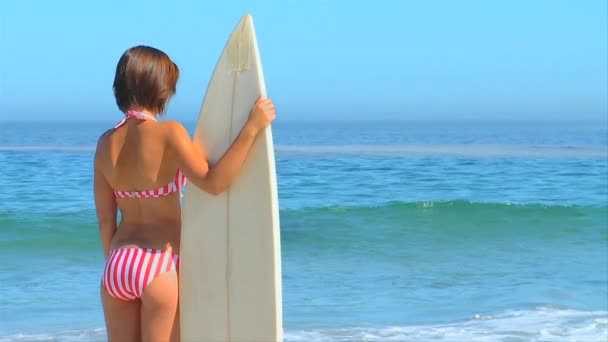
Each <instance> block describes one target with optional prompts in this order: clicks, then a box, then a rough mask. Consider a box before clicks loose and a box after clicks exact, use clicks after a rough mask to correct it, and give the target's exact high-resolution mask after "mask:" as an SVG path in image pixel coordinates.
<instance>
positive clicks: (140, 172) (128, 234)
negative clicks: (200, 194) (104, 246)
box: [97, 117, 183, 250]
mask: <svg viewBox="0 0 608 342" xmlns="http://www.w3.org/2000/svg"><path fill="white" fill-rule="evenodd" d="M144 119H146V118H145V117H144ZM165 131H166V127H164V125H163V123H161V122H156V121H154V120H150V119H146V120H141V119H138V118H136V117H131V118H128V119H127V120H126V121H124V123H123V124H121V125H120V126H119V127H117V128H115V129H112V130H110V131H108V132H107V133H106V134H105V135H104V136H103V137H102V138H101V139H100V141H99V147H98V156H97V158H99V159H98V162H99V164H98V165H99V167H100V169H101V172H102V173H103V175H104V177H105V179H106V180H107V182H108V184H109V186H110V187H111V188H112V189H113V190H114V193H115V196H116V198H117V201H116V202H117V205H118V208H119V209H120V211H121V215H122V220H121V224H120V226H119V229H118V231H117V233H116V236H115V237H114V241H113V244H112V248H117V247H121V246H124V245H137V246H141V245H143V246H141V247H150V248H167V247H169V246H171V247H172V248H173V249H174V250H175V249H179V229H180V226H181V211H180V188H181V185H182V184H183V183H182V180H181V179H180V178H181V176H180V175H181V173H179V170H178V167H177V163H176V161H175V160H174V158H172V157H171V152H170V151H169V148H168V144H167V143H166V140H167V139H165V136H166V134H165ZM175 183H177V184H175ZM171 185H173V186H171ZM175 185H177V186H175Z"/></svg>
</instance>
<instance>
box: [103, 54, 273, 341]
mask: <svg viewBox="0 0 608 342" xmlns="http://www.w3.org/2000/svg"><path fill="white" fill-rule="evenodd" d="M178 77H179V69H178V67H177V65H176V64H175V63H173V62H172V61H171V59H169V57H168V56H167V55H166V54H165V53H164V52H162V51H160V50H157V49H155V48H152V47H147V46H137V47H134V48H131V49H129V50H127V51H126V52H125V53H124V54H123V55H122V57H121V58H120V60H119V62H118V66H117V67H116V75H115V78H114V95H115V97H116V103H117V104H118V108H120V110H121V111H123V112H124V113H125V114H126V116H125V118H124V119H123V120H122V121H120V122H119V123H118V124H117V125H116V127H114V128H113V129H110V130H109V131H107V132H106V133H105V134H103V135H102V136H101V137H100V139H99V142H98V145H97V151H96V153H95V167H94V168H95V175H94V179H95V180H94V184H95V185H94V187H95V189H94V190H95V206H96V210H97V218H98V221H99V232H100V237H101V242H102V245H103V251H104V255H105V257H106V259H107V261H106V266H105V269H104V273H103V277H102V284H101V299H102V303H103V310H104V314H105V320H106V327H107V332H108V339H109V341H138V340H143V341H169V340H172V341H179V311H178V271H179V251H180V229H181V206H180V197H181V196H180V194H181V188H182V186H183V185H184V184H185V179H186V178H187V179H188V180H189V181H190V183H192V184H194V185H195V186H197V187H199V188H201V189H203V190H204V191H207V192H209V193H211V194H214V195H217V194H220V193H222V192H223V191H224V190H226V188H227V187H228V186H229V185H230V184H231V182H232V181H233V180H234V179H235V177H236V176H237V175H238V173H239V170H240V169H241V166H242V165H243V162H244V160H245V158H246V157H247V153H248V151H249V149H250V147H251V145H252V144H253V141H254V139H255V137H256V135H257V134H258V133H259V132H261V131H262V130H263V129H264V128H266V127H267V126H268V125H269V124H270V122H271V121H272V120H274V118H275V110H274V105H273V104H272V102H271V101H270V100H268V99H261V98H260V99H258V101H257V102H256V103H255V104H254V105H253V108H252V110H251V113H250V116H249V120H248V121H247V123H246V124H245V125H244V127H243V129H242V130H241V132H240V134H239V135H238V137H237V138H236V140H235V141H234V143H233V144H232V146H231V147H230V148H229V149H228V151H226V153H225V154H224V156H223V157H222V158H221V159H220V160H218V161H217V163H216V164H215V165H213V166H212V167H211V166H210V165H208V163H207V162H206V159H205V154H204V152H203V151H202V149H201V148H200V147H199V146H198V145H196V144H193V142H192V140H191V139H190V136H189V135H188V132H187V131H186V129H185V128H184V127H183V126H182V125H181V124H179V123H178V122H176V121H169V120H166V121H162V122H158V121H156V119H157V115H160V114H162V113H164V110H165V108H166V105H167V102H168V101H169V99H170V98H171V97H172V96H173V95H174V94H175V90H176V84H177V79H178ZM118 209H120V212H121V216H122V219H121V221H120V224H119V225H117V222H116V221H117V210H118Z"/></svg>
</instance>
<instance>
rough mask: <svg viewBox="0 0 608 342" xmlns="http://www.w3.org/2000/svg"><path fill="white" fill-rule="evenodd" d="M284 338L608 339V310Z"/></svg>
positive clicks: (332, 331) (556, 311)
mask: <svg viewBox="0 0 608 342" xmlns="http://www.w3.org/2000/svg"><path fill="white" fill-rule="evenodd" d="M285 340H286V341H293V342H296V341H307V342H308V341H332V342H335V341H458V342H461V341H471V342H474V341H505V342H506V341H509V342H515V341H522V342H523V341H526V342H527V341H587V342H593V341H598V342H599V341H608V312H606V311H595V312H585V311H575V310H560V309H552V308H539V309H537V310H533V311H508V312H505V313H503V314H500V315H494V316H493V315H482V314H478V315H475V316H474V317H472V318H471V319H470V320H467V321H463V322H458V323H446V324H430V325H411V326H393V327H366V328H363V327H353V328H339V329H337V328H329V329H315V330H301V331H287V332H286V334H285Z"/></svg>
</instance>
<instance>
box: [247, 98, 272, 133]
mask: <svg viewBox="0 0 608 342" xmlns="http://www.w3.org/2000/svg"><path fill="white" fill-rule="evenodd" d="M275 118H276V113H275V110H274V104H273V103H272V100H270V99H265V98H262V97H261V96H260V97H259V98H258V100H257V101H256V102H255V104H254V105H253V107H252V108H251V112H249V119H248V120H247V123H246V126H248V127H249V128H250V129H251V130H252V131H253V132H254V133H255V134H256V135H257V134H258V133H259V132H261V131H262V130H264V128H266V127H268V125H270V123H271V122H272V121H273V120H274V119H275Z"/></svg>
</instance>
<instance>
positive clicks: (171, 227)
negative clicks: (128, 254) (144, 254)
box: [111, 221, 181, 253]
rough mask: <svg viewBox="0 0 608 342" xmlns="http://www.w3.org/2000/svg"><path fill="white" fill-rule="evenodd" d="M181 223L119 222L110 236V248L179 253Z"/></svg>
mask: <svg viewBox="0 0 608 342" xmlns="http://www.w3.org/2000/svg"><path fill="white" fill-rule="evenodd" d="M180 230H181V223H175V222H174V223H163V224H159V223H154V224H145V223H144V224H142V223H139V222H124V221H123V222H121V223H120V225H119V227H118V230H117V232H116V234H115V235H114V237H113V238H112V246H111V248H112V249H118V248H129V247H130V248H151V249H158V250H168V249H171V250H173V252H174V253H179V247H180Z"/></svg>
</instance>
